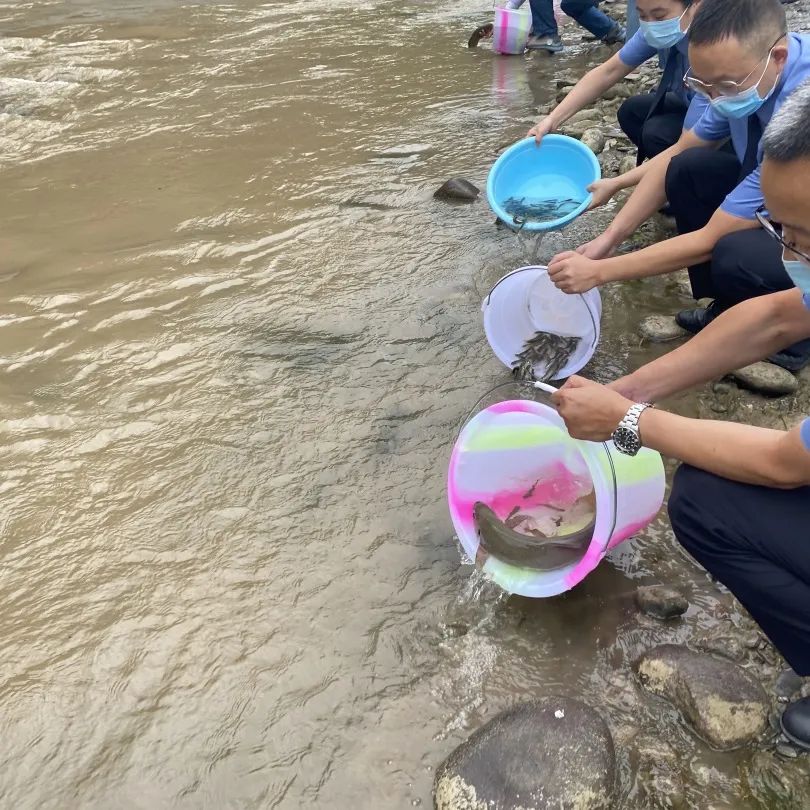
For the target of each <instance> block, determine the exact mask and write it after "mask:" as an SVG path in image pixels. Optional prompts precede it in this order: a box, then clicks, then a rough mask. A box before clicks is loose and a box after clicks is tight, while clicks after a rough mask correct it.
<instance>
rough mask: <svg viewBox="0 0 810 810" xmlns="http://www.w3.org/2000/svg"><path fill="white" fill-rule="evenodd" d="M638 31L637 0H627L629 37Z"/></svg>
mask: <svg viewBox="0 0 810 810" xmlns="http://www.w3.org/2000/svg"><path fill="white" fill-rule="evenodd" d="M636 31H638V9H637V8H636V0H628V2H627V38H628V39H630V37H632V36H633V34H635V33H636Z"/></svg>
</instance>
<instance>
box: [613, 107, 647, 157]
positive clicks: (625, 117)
mask: <svg viewBox="0 0 810 810" xmlns="http://www.w3.org/2000/svg"><path fill="white" fill-rule="evenodd" d="M648 110H649V105H648V104H644V103H643V97H642V96H631V97H630V98H628V99H625V100H624V101H623V102H622V104H621V106H620V107H619V109H618V110H617V111H616V120H617V121H618V122H619V126H620V127H621V129H622V132H624V134H625V135H627V137H628V138H630V140H631V141H632V142H633V143H634V144H635V145H636V146H638V145H639V143H640V140H641V128H642V126H643V124H644V118H645V117H646V114H647V111H648Z"/></svg>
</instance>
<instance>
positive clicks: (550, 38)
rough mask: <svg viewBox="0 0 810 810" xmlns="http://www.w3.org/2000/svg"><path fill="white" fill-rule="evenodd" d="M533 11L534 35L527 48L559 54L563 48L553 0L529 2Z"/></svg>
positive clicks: (531, 0)
mask: <svg viewBox="0 0 810 810" xmlns="http://www.w3.org/2000/svg"><path fill="white" fill-rule="evenodd" d="M529 6H530V7H531V10H532V35H531V36H530V37H529V41H528V43H527V44H526V47H527V48H529V49H530V50H545V51H550V52H551V53H557V52H558V51H561V50H562V48H563V44H562V40H561V39H560V35H559V31H558V29H557V20H556V18H555V17H554V2H553V0H529Z"/></svg>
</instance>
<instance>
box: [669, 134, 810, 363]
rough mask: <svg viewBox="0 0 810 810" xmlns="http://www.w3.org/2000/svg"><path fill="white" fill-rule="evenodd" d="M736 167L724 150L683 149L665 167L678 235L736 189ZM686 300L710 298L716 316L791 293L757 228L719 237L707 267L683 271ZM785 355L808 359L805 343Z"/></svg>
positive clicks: (775, 252) (775, 249) (777, 248)
mask: <svg viewBox="0 0 810 810" xmlns="http://www.w3.org/2000/svg"><path fill="white" fill-rule="evenodd" d="M740 169H741V167H740V161H739V160H738V159H737V157H736V155H734V153H733V152H732V151H731V150H730V149H728V150H725V151H723V150H721V151H716V150H714V149H708V148H706V149H702V148H698V149H687V151H686V152H682V153H681V154H680V155H676V156H675V157H674V158H673V159H672V160H671V161H670V164H669V168H668V169H667V178H666V193H667V200H668V201H669V205H670V208H671V209H672V214H673V216H674V217H675V224H676V225H677V227H678V233H691V232H692V231H697V230H699V229H700V228H702V227H703V226H704V225H705V224H706V223H707V222H708V221H709V220H710V219H711V217H712V215H713V214H714V212H715V211H716V210H717V209H718V208H719V207H720V205H721V204H722V202H723V200H724V199H725V197H726V195H727V194H728V193H729V192H730V191H731V190H732V189H733V188H735V186H736V185H737V182H738V180H739V176H740ZM689 281H690V282H691V284H692V294H693V295H694V297H695V298H696V299H698V298H713V299H714V301H715V303H716V304H717V306H718V308H719V309H720V310H721V311H722V310H725V309H728V308H729V307H733V306H734V305H735V304H739V303H741V302H742V301H747V300H748V299H749V298H755V297H756V296H758V295H768V294H769V293H774V292H780V291H781V290H791V289H793V287H794V284H793V282H792V281H791V279H790V276H789V275H788V274H787V273H786V272H785V268H784V265H783V264H782V246H781V245H780V244H779V243H778V242H777V241H776V240H775V239H773V238H772V237H770V236H768V234H767V233H765V231H764V230H762V228H755V229H753V230H748V231H738V232H737V233H732V234H729V235H728V236H724V237H723V238H722V239H720V241H718V243H717V244H716V245H715V247H714V250H713V251H712V258H711V259H710V260H709V261H708V262H704V263H702V264H698V265H695V266H693V267H690V268H689ZM784 353H785V354H786V355H789V356H790V357H793V358H797V359H802V358H806V357H807V356H808V355H810V340H800V341H799V342H798V343H795V344H794V345H793V346H790V347H785V352H784Z"/></svg>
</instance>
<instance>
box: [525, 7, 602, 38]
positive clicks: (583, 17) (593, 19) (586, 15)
mask: <svg viewBox="0 0 810 810" xmlns="http://www.w3.org/2000/svg"><path fill="white" fill-rule="evenodd" d="M529 5H530V6H531V8H532V34H534V35H535V36H538V37H549V36H552V37H556V36H557V34H558V29H557V20H556V19H554V5H553V3H552V0H529ZM598 5H599V0H562V3H561V4H560V8H562V10H563V11H564V12H565V13H566V14H567V15H568V16H569V17H572V18H573V19H575V20H576V21H577V22H578V23H579V24H580V25H581V26H582V27H583V28H584V29H585V30H587V31H590V32H591V33H592V34H593V35H594V36H595V37H596V38H597V39H602V38H603V37H606V36H607V35H608V33H609V32H610V30H611V29H612V28H613V26H614V25H615V23H614V21H613V20H612V19H611V18H610V17H608V15H607V14H605V13H604V12H603V11H600V9H598V8H597V6H598Z"/></svg>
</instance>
